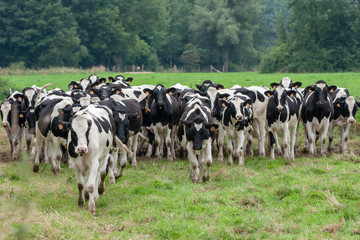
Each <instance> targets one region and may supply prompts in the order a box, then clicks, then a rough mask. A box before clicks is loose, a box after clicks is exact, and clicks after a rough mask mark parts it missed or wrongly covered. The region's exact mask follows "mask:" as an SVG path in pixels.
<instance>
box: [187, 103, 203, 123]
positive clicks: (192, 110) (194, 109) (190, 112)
mask: <svg viewBox="0 0 360 240" xmlns="http://www.w3.org/2000/svg"><path fill="white" fill-rule="evenodd" d="M196 109H199V110H200V112H201V114H202V115H203V117H204V118H205V120H206V122H209V118H208V117H207V115H206V113H204V112H203V111H202V109H201V108H200V106H199V105H195V106H194V108H193V109H191V110H190V111H189V112H188V114H187V115H186V117H185V118H184V119H188V118H189V116H190V115H191V114H192V113H193V112H195V111H196Z"/></svg>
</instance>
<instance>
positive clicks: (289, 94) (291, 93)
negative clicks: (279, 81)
mask: <svg viewBox="0 0 360 240" xmlns="http://www.w3.org/2000/svg"><path fill="white" fill-rule="evenodd" d="M287 95H288V96H289V97H294V96H295V95H296V92H295V91H294V90H290V91H287Z"/></svg>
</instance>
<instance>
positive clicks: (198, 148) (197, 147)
mask: <svg viewBox="0 0 360 240" xmlns="http://www.w3.org/2000/svg"><path fill="white" fill-rule="evenodd" d="M193 149H194V150H201V146H198V145H194V146H193Z"/></svg>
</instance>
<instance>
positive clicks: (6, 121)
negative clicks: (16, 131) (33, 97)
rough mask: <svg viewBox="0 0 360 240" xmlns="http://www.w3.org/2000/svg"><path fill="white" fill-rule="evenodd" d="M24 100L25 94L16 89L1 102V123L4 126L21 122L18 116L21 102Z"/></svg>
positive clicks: (7, 126)
mask: <svg viewBox="0 0 360 240" xmlns="http://www.w3.org/2000/svg"><path fill="white" fill-rule="evenodd" d="M23 100H24V95H23V94H22V93H19V92H17V91H16V92H14V93H13V94H11V95H10V96H8V98H7V99H6V100H5V101H4V102H3V103H2V104H1V107H0V115H1V119H2V123H1V125H2V126H3V127H4V128H10V127H11V125H12V124H17V123H20V122H19V120H20V119H19V118H18V116H19V112H20V111H21V103H22V101H23ZM14 117H15V118H14Z"/></svg>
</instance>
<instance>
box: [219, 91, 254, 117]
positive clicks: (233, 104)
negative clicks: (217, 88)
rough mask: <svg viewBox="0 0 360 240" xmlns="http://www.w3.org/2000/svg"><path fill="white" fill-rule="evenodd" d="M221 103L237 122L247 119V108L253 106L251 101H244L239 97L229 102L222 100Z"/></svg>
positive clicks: (230, 99)
mask: <svg viewBox="0 0 360 240" xmlns="http://www.w3.org/2000/svg"><path fill="white" fill-rule="evenodd" d="M220 103H221V104H222V106H223V107H226V108H228V109H229V111H230V115H231V117H232V118H234V119H235V120H236V121H241V120H243V119H244V117H245V115H246V114H245V113H247V112H245V111H246V110H245V108H249V107H251V105H252V100H251V99H246V100H244V99H242V98H241V97H239V96H236V95H235V96H234V97H232V98H229V99H228V100H224V99H220Z"/></svg>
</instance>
